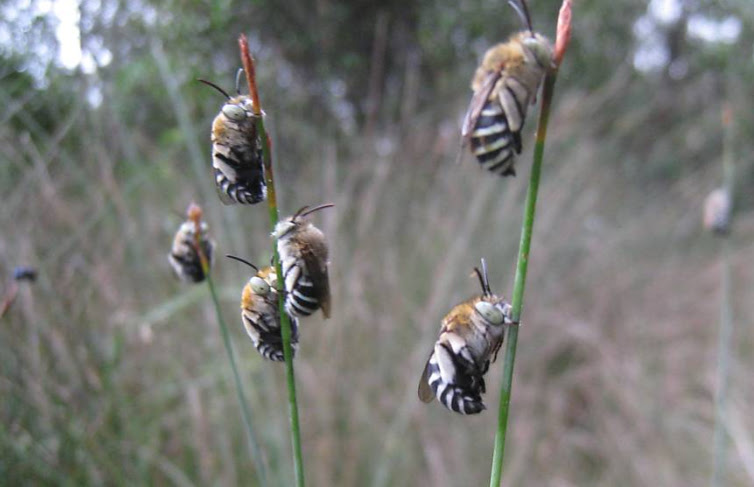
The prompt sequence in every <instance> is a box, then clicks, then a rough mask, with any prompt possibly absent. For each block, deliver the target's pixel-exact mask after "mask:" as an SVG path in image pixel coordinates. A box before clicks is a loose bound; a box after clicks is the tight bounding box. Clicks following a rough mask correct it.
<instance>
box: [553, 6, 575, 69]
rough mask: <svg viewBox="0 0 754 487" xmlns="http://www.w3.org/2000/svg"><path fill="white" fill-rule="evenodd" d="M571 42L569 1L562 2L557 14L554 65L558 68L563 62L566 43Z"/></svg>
mask: <svg viewBox="0 0 754 487" xmlns="http://www.w3.org/2000/svg"><path fill="white" fill-rule="evenodd" d="M570 41H571V0H563V4H562V5H561V6H560V13H559V14H558V28H557V35H556V38H555V54H554V56H553V58H554V61H555V65H556V66H560V63H561V62H562V61H563V56H564V55H565V52H566V49H567V48H568V43H569V42H570Z"/></svg>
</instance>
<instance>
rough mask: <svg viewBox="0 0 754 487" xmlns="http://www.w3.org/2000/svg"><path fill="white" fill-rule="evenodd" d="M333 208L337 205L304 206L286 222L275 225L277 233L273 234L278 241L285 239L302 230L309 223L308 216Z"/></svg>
mask: <svg viewBox="0 0 754 487" xmlns="http://www.w3.org/2000/svg"><path fill="white" fill-rule="evenodd" d="M333 206H335V205H334V204H332V203H325V204H324V205H319V206H315V207H314V208H309V207H308V206H303V207H301V208H300V209H299V210H298V211H297V212H296V213H294V214H293V216H290V217H288V218H286V219H285V220H283V221H281V222H278V224H277V225H275V231H274V232H272V236H273V237H275V238H278V239H280V238H283V237H284V236H285V235H287V234H288V233H290V232H291V231H293V230H294V229H297V228H301V226H303V225H304V224H306V223H308V222H307V221H306V219H305V217H306V216H307V215H310V214H311V213H314V212H315V211H319V210H323V209H325V208H331V207H333Z"/></svg>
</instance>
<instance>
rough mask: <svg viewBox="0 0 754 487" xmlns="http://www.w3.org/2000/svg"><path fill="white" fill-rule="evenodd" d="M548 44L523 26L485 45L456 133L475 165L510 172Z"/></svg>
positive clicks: (546, 65) (549, 55)
mask: <svg viewBox="0 0 754 487" xmlns="http://www.w3.org/2000/svg"><path fill="white" fill-rule="evenodd" d="M551 58H552V46H551V45H550V41H548V40H547V39H546V38H545V37H544V36H542V35H540V34H534V33H531V32H528V31H525V32H519V33H518V34H515V35H513V36H512V37H511V38H510V40H508V42H505V43H501V44H498V45H496V46H493V47H491V48H490V49H488V50H487V52H486V53H485V55H484V58H483V60H482V64H481V65H480V66H479V67H478V68H477V70H476V72H475V74H474V79H473V80H472V83H471V88H472V90H473V91H474V95H473V97H472V99H471V103H470V105H469V109H468V111H467V112H466V117H465V119H464V123H463V128H462V135H463V138H464V142H465V143H467V142H468V143H470V146H471V152H472V153H473V154H474V156H475V157H476V159H477V161H478V162H479V164H481V166H482V167H483V168H485V169H487V170H488V171H491V172H494V173H497V174H500V175H502V176H513V175H515V174H516V171H515V168H514V162H515V156H516V154H520V153H521V149H522V146H521V129H522V128H523V125H524V121H525V120H526V112H527V109H528V107H529V104H531V103H533V102H534V100H535V98H536V94H537V90H538V89H539V85H540V83H541V82H542V79H543V78H544V75H545V74H546V73H547V70H548V69H550V67H551V66H552V60H551Z"/></svg>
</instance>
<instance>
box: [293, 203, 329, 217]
mask: <svg viewBox="0 0 754 487" xmlns="http://www.w3.org/2000/svg"><path fill="white" fill-rule="evenodd" d="M333 206H335V205H334V204H333V203H325V204H323V205H319V206H315V207H314V208H311V209H308V210H307V208H309V207H308V206H305V207H303V208H301V209H300V210H298V211H297V212H296V216H298V217H304V216H306V215H309V214H311V213H314V212H315V211H319V210H324V209H325V208H332V207H333ZM304 210H306V211H304Z"/></svg>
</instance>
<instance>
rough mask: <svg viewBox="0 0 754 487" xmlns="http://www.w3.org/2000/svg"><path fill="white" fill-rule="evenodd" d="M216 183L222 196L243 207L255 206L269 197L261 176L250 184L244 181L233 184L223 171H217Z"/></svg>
mask: <svg viewBox="0 0 754 487" xmlns="http://www.w3.org/2000/svg"><path fill="white" fill-rule="evenodd" d="M215 183H216V184H217V190H218V191H219V192H220V194H223V195H225V196H227V197H228V198H230V200H231V201H233V202H236V203H241V204H242V205H253V204H255V203H259V202H260V201H264V199H265V198H266V197H267V187H266V186H265V184H264V179H263V178H262V177H261V176H260V178H257V179H253V180H252V181H251V182H250V183H249V182H242V181H239V182H236V183H232V182H231V181H230V179H228V178H227V176H225V174H224V173H223V172H222V171H221V170H219V169H215Z"/></svg>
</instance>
